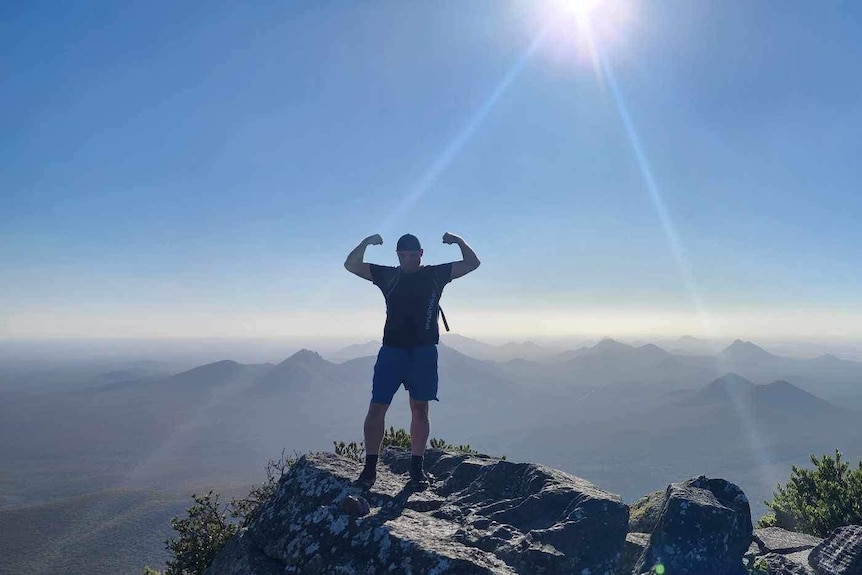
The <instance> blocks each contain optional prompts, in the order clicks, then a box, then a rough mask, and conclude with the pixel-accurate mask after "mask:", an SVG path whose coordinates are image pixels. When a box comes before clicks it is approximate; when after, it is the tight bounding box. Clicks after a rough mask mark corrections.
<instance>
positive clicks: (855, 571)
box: [808, 525, 862, 575]
mask: <svg viewBox="0 0 862 575" xmlns="http://www.w3.org/2000/svg"><path fill="white" fill-rule="evenodd" d="M808 563H809V565H811V567H813V568H814V571H816V572H817V575H860V574H862V526H860V525H848V526H847V527H839V528H838V529H836V530H835V531H833V532H832V533H831V534H830V535H829V537H827V538H826V539H825V540H824V541H823V542H822V543H820V544H819V545H818V546H817V547H815V548H814V549H812V550H811V554H810V555H809V556H808Z"/></svg>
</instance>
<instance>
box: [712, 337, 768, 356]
mask: <svg viewBox="0 0 862 575" xmlns="http://www.w3.org/2000/svg"><path fill="white" fill-rule="evenodd" d="M720 355H721V356H722V357H725V358H727V359H730V360H733V361H743V362H755V361H766V360H771V359H775V356H774V355H772V354H771V353H769V352H768V351H766V350H765V349H763V348H762V347H758V346H757V345H755V344H753V343H751V342H750V341H743V340H741V339H735V340H733V343H732V344H730V345H729V346H727V347H726V348H724V349H723V350H722V351H721V354H720Z"/></svg>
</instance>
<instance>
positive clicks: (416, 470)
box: [410, 455, 425, 477]
mask: <svg viewBox="0 0 862 575" xmlns="http://www.w3.org/2000/svg"><path fill="white" fill-rule="evenodd" d="M424 459H425V458H424V457H422V456H421V455H414V456H413V457H411V458H410V475H413V476H415V477H418V476H420V475H422V462H423V460H424Z"/></svg>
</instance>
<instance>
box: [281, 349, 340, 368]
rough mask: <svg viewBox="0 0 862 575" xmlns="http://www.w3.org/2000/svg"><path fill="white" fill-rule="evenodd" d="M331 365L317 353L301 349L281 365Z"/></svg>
mask: <svg viewBox="0 0 862 575" xmlns="http://www.w3.org/2000/svg"><path fill="white" fill-rule="evenodd" d="M323 363H329V362H328V361H326V360H325V359H323V357H322V356H321V355H320V354H319V353H317V352H316V351H312V350H310V349H305V348H303V349H301V350H299V351H298V352H296V353H294V354H293V355H291V356H290V357H288V358H287V359H285V360H284V361H283V362H281V363H280V364H279V365H319V364H323Z"/></svg>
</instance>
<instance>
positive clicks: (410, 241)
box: [395, 234, 422, 252]
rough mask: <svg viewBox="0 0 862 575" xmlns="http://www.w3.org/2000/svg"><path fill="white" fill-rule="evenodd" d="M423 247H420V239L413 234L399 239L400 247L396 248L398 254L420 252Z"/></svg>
mask: <svg viewBox="0 0 862 575" xmlns="http://www.w3.org/2000/svg"><path fill="white" fill-rule="evenodd" d="M421 249H422V246H421V245H419V238H417V237H416V236H414V235H413V234H404V235H403V236H401V237H400V238H398V245H397V246H396V247H395V251H396V252H411V251H419V250H421Z"/></svg>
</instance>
